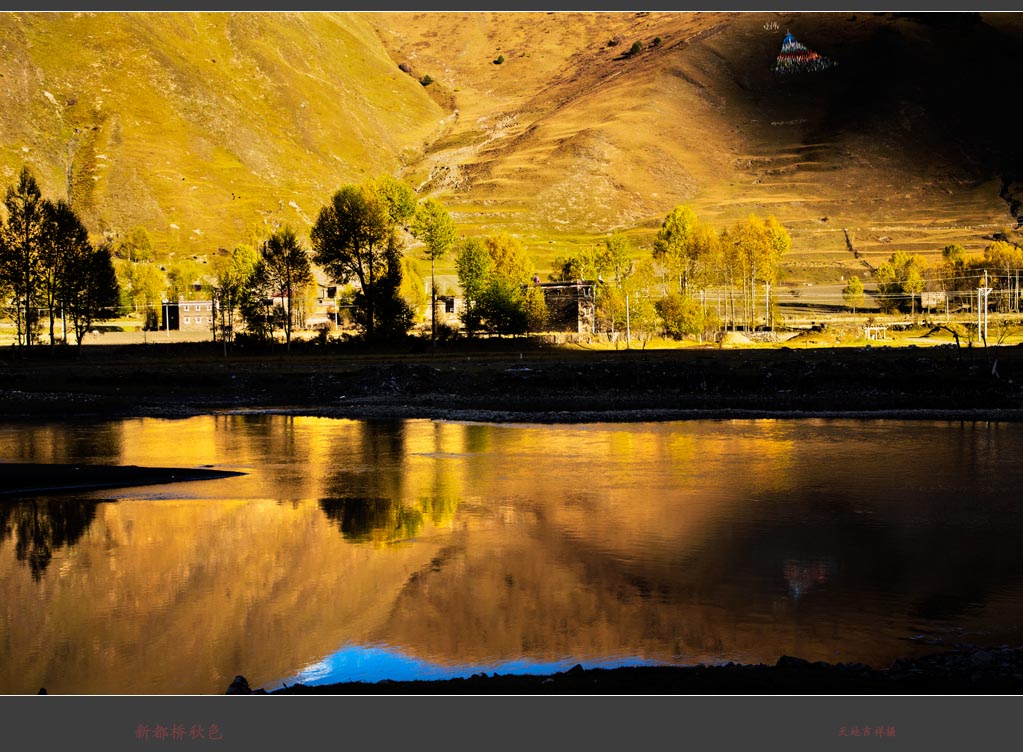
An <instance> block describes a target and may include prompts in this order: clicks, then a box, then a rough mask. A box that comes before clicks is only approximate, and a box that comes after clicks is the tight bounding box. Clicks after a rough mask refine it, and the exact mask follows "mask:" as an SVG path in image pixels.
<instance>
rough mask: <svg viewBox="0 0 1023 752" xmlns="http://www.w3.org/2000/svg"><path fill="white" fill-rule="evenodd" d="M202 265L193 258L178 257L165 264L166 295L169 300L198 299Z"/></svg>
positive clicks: (199, 296)
mask: <svg viewBox="0 0 1023 752" xmlns="http://www.w3.org/2000/svg"><path fill="white" fill-rule="evenodd" d="M203 272H204V269H203V266H202V264H200V263H199V262H198V261H196V260H195V259H190V258H180V259H176V260H175V261H173V262H172V263H170V264H168V265H167V297H168V298H169V299H171V300H199V299H201V297H202V296H203V295H205V293H204V292H203V290H202V287H203V283H202V278H203Z"/></svg>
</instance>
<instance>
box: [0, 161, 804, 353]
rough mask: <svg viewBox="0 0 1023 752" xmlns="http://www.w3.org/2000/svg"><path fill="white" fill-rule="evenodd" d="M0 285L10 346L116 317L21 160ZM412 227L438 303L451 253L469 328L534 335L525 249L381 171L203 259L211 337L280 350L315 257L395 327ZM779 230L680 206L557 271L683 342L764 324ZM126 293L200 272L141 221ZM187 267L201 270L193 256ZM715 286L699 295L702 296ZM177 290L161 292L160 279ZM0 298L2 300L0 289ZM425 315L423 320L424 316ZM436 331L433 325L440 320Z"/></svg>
mask: <svg viewBox="0 0 1023 752" xmlns="http://www.w3.org/2000/svg"><path fill="white" fill-rule="evenodd" d="M5 203H6V205H7V210H8V211H7V214H8V218H7V221H6V222H5V224H4V225H3V234H2V252H0V275H2V276H0V282H2V284H4V285H5V286H6V288H7V292H8V293H9V295H10V296H11V297H12V298H13V300H14V302H15V305H14V309H15V310H14V315H13V318H14V320H15V322H16V324H17V330H18V338H19V342H23V343H25V344H31V343H32V342H34V341H35V333H36V328H37V327H36V326H35V323H36V321H35V318H34V317H36V312H37V311H40V310H43V311H46V312H47V313H48V315H49V319H50V342H51V343H52V342H56V341H57V338H56V336H55V332H54V321H55V319H56V317H57V316H58V315H59V314H60V312H64V313H66V314H67V315H68V316H69V317H70V318H71V319H72V322H73V323H74V326H75V331H76V334H77V335H78V340H79V342H80V341H81V338H82V337H83V336H84V334H85V332H86V331H87V330H88V327H89V325H90V324H91V323H92V322H93V321H95V320H96V319H97V318H100V317H103V316H105V315H113V311H114V309H115V307H116V305H117V302H118V301H117V296H118V286H117V280H116V277H115V274H114V271H113V265H112V262H111V251H110V247H109V246H108V245H103V246H100V247H99V248H95V247H93V246H92V245H91V243H90V242H89V238H88V233H87V232H86V230H85V228H84V226H83V225H82V223H81V221H80V220H79V219H78V217H77V216H76V215H75V214H74V212H73V211H72V210H71V207H70V206H69V205H68V204H67V203H66V202H62V201H58V202H56V203H52V202H49V201H46V200H43V199H42V198H41V196H40V194H39V190H38V186H37V185H36V183H35V180H34V178H32V176H31V174H30V173H29V172H28V170H27V169H26V170H23V171H22V174H21V177H20V180H19V183H18V185H17V186H12V187H11V188H10V189H8V192H7V197H6V200H5ZM409 238H416V239H418V240H419V241H420V242H421V243H422V246H423V250H424V253H425V256H426V258H427V259H428V260H429V261H430V275H431V285H430V287H431V290H432V296H433V297H432V301H431V302H432V306H433V308H434V310H436V290H437V288H436V284H435V279H436V262H437V261H438V260H440V259H442V258H444V257H445V256H447V255H448V254H449V253H451V252H452V251H455V253H456V255H455V259H454V263H455V268H456V270H457V273H458V279H459V285H460V287H461V288H462V293H463V300H464V305H463V311H462V321H463V323H464V325H465V328H466V330H467V332H468V333H469V334H470V335H473V334H476V333H479V332H490V333H496V334H520V333H525V332H530V331H541V330H542V329H543V328H544V326H545V325H546V322H547V309H546V304H545V299H544V295H543V291H542V289H541V288H540V287H539V286H537V285H534V284H530V282H531V280H532V281H538V278H537V277H536V275H535V267H534V265H533V263H532V260H531V259H530V258H529V256H528V255H527V254H526V252H525V250H524V249H523V247H522V245H521V244H520V243H519V242H518V241H517V240H516V239H514V238H512V237H510V236H508V235H497V236H489V237H480V238H467V239H466V238H463V239H461V240H460V239H459V238H458V236H457V232H456V229H455V224H454V222H453V220H452V219H451V217H450V215H449V214H448V212H447V210H446V209H445V208H444V207H443V205H441V204H440V203H438V202H436V201H434V200H432V199H426V200H423V201H417V199H416V196H415V193H414V192H413V191H412V189H411V188H410V187H409V186H408V185H406V184H405V183H402V182H400V181H398V180H395V179H393V178H389V177H385V178H380V179H377V180H371V181H368V182H366V183H363V184H361V185H356V184H349V185H345V186H343V187H342V188H341V189H340V190H338V191H337V192H336V193H335V194H334V195H333V196H332V197H331V199H330V201H329V202H328V203H327V204H326V205H325V206H324V207H322V208H321V209H320V211H319V213H318V215H317V217H316V220H315V222H314V223H313V226H312V228H311V230H310V232H309V239H310V245H311V247H309V248H305V247H303V245H302V243H301V242H300V240H299V237H298V235H297V233H296V232H295V230H294V229H292V228H291V227H288V226H284V227H279V228H277V229H275V230H274V231H273V232H272V233H271V235H270V236H269V237H268V238H267V239H266V240H265V241H263V242H262V243H261V244H259V245H258V246H253V245H240V246H238V247H237V248H235V249H234V250H233V251H232V252H230V253H227V252H224V253H223V254H221V255H218V256H217V257H216V258H215V259H214V263H213V266H212V268H211V269H210V270H209V271H211V272H212V274H207V275H205V276H207V278H208V279H209V278H212V282H208V283H207V284H204V285H203V289H204V290H205V291H207V292H208V293H209V294H210V295H211V297H212V299H213V302H214V311H215V313H214V316H215V321H216V326H215V327H214V331H215V337H216V336H217V332H218V331H219V333H220V335H221V336H225V337H229V336H231V333H232V332H234V331H235V329H236V328H237V327H236V317H238V318H240V319H241V320H242V321H244V324H245V328H246V329H247V330H248V332H249V333H250V334H251V335H253V336H256V337H259V338H269V337H271V336H272V332H273V331H274V330H275V329H277V328H280V329H282V330H283V332H284V338H285V341H286V342H287V343H288V346H289V347H290V342H291V338H292V332H293V329H294V325H295V315H294V313H295V310H294V309H295V306H296V301H298V300H300V299H301V298H302V295H303V294H304V293H303V291H304V290H307V289H308V288H309V287H310V286H311V285H312V284H313V274H312V263H316V264H318V265H319V266H320V267H321V268H322V269H324V271H325V272H326V273H327V274H328V275H329V276H330V277H331V279H332V280H334V281H335V282H336V283H337V284H338V285H339V286H348V289H349V294H350V297H349V301H350V304H351V308H352V318H353V321H354V323H355V324H356V326H357V327H358V328H359V329H360V330H361V331H362V332H363V334H364V336H365V338H366V339H367V340H382V339H389V338H393V337H397V336H401V335H404V334H405V333H406V332H407V331H408V330H409V328H410V327H411V325H412V322H413V320H414V306H415V305H417V304H420V303H422V302H424V300H423V299H424V297H425V293H424V292H423V285H422V280H421V278H420V277H419V274H418V271H417V269H416V268H415V264H414V261H413V260H412V259H411V258H410V257H409V256H408V255H406V254H405V249H406V247H407V244H408V241H409ZM790 244H791V241H790V239H789V236H788V233H787V232H786V231H785V230H784V228H782V227H781V225H780V224H779V223H778V222H777V221H776V220H774V219H773V218H771V217H768V218H767V219H761V218H759V217H757V216H753V215H751V216H750V217H748V218H747V219H746V220H745V221H743V222H739V223H737V224H736V225H734V226H733V227H730V228H727V229H725V230H721V231H716V230H715V229H713V228H711V227H710V226H709V225H707V224H704V223H701V222H700V221H699V220H698V219H697V217H696V215H695V213H694V212H693V211H692V209H690V208H689V207H686V206H680V207H677V208H675V209H673V210H672V211H671V212H670V213H669V214H668V215H667V216H666V217H665V219H664V221H663V223H662V226H661V228H660V230H659V232H658V233H657V236H656V238H655V241H654V244H653V249H652V253H651V254H650V255H649V256H647V257H645V258H637V257H636V256H635V254H634V252H633V249H632V247H631V246H630V243H629V241H628V239H627V238H626V236H624V235H623V234H620V233H616V234H613V235H610V236H609V237H607V238H606V239H605V240H604V241H602V243H601V244H599V246H598V247H595V248H593V249H588V250H584V251H582V252H580V253H579V254H577V255H575V256H572V257H567V258H559V259H557V260H556V261H555V270H554V272H553V273H552V274H551V278H552V279H554V280H576V279H579V280H582V279H585V280H598V282H599V284H598V285H597V289H596V301H595V303H596V321H597V325H598V326H599V327H600V328H601V329H604V330H607V331H610V332H619V331H625V330H628V329H630V328H632V329H634V330H635V331H637V332H641V331H642V332H652V331H653V329H654V322H655V321H656V320H657V319H660V322H661V324H662V325H663V328H664V331H665V332H666V333H667V334H668V335H669V336H674V337H678V338H682V337H685V336H691V335H699V334H701V333H702V332H704V331H707V330H709V329H713V328H720V326H721V322H722V321H725V320H727V321H728V322H729V323H730V324H731V325H732V326H733V327H734V326H736V325H743V326H748V327H752V326H753V325H754V324H755V323H757V322H759V321H761V320H763V321H766V322H767V323H768V324H769V325H770V324H772V323H773V319H772V315H771V310H772V298H771V286H772V285H773V284H774V283H775V281H776V277H777V268H778V262H779V259H780V258H781V256H782V255H783V254H784V253H785V252H786V251H787V250H788V249H789V247H790ZM116 253H117V256H118V257H119V261H118V263H119V264H122V266H123V269H122V273H123V276H124V277H125V279H126V282H127V284H126V295H127V297H128V299H129V300H130V302H131V303H132V304H134V305H135V306H137V307H143V308H145V309H147V310H149V309H152V308H153V307H154V303H156V302H157V300H158V299H162V297H163V295H164V293H165V290H166V289H167V287H166V285H167V284H170V285H171V287H172V288H173V289H174V290H177V289H178V288H181V291H184V290H185V289H186V287H188V286H190V285H192V284H194V281H193V280H192V277H195V276H196V275H197V274H198V273H199V272H198V271H197V270H196V269H184V270H182V269H177V268H176V267H175V268H174V269H170V270H167V278H164V271H165V267H160V269H159V270H158V269H157V268H156V266H155V264H154V263H153V258H154V253H153V247H152V242H151V240H150V239H149V237H148V234H147V233H146V232H145V231H144V230H143V229H141V228H136V230H135V231H133V232H132V233H130V234H129V236H128V237H127V238H125V239H124V240H122V241H121V243H120V244H119V245H118V246H117V249H116ZM197 268H198V267H197ZM710 289H713V290H714V291H715V292H716V295H715V296H714V297H715V299H716V300H715V303H714V304H709V303H708V300H707V297H708V296H707V295H706V292H707V291H708V290H710ZM172 292H173V290H172ZM5 297H6V296H5ZM433 318H434V317H431V319H433ZM433 336H434V338H435V337H436V324H434V330H433Z"/></svg>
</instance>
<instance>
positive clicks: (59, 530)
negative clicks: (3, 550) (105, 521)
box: [0, 499, 98, 580]
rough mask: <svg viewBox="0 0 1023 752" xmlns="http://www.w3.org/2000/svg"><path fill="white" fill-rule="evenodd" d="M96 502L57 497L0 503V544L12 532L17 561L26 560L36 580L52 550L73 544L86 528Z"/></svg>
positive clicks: (94, 514)
mask: <svg viewBox="0 0 1023 752" xmlns="http://www.w3.org/2000/svg"><path fill="white" fill-rule="evenodd" d="M97 503H98V502H95V501H89V500H87V499H61V500H59V501H52V502H51V501H30V502H24V503H19V504H14V505H6V504H5V505H0V543H2V542H4V541H6V540H7V539H8V538H10V537H11V536H12V535H13V536H14V540H15V544H14V551H15V555H16V556H17V557H18V561H27V562H28V565H29V567H30V568H31V570H32V578H33V579H35V580H39V579H40V578H41V577H42V575H43V572H44V571H46V567H47V566H48V565H49V563H50V560H51V559H52V558H53V552H54V550H56V549H58V548H61V547H62V546H68V547H71V546H74V545H75V544H76V543H77V542H78V540H79V539H80V538H81V537H82V535H83V534H84V533H85V531H86V530H88V529H89V525H91V524H92V521H93V519H95V517H96V505H97Z"/></svg>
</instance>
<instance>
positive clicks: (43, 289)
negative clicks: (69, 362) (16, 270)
mask: <svg viewBox="0 0 1023 752" xmlns="http://www.w3.org/2000/svg"><path fill="white" fill-rule="evenodd" d="M42 205H43V230H42V233H41V237H40V243H39V261H40V273H39V283H40V285H39V293H40V295H41V297H42V300H43V305H44V306H45V308H46V312H47V315H48V317H49V321H50V346H51V347H52V346H53V345H54V344H55V343H56V337H55V335H54V322H55V320H56V317H57V313H58V312H59V310H60V308H61V305H62V303H63V300H62V298H63V296H64V290H65V289H73V288H74V286H75V284H76V283H77V281H76V280H74V279H73V278H72V277H71V274H70V271H71V270H70V268H69V263H68V262H69V260H71V259H74V258H78V257H81V256H83V255H85V254H87V253H89V252H91V251H92V245H91V244H90V243H89V233H88V231H87V230H86V229H85V225H83V224H82V221H81V220H80V219H79V218H78V215H77V214H75V212H74V210H72V208H71V205H70V204H69V203H68V202H67V201H64V200H63V199H61V200H59V201H57V202H56V203H52V202H50V201H48V200H45V199H44V200H43V204H42ZM64 336H65V337H66V336H67V335H66V333H65V335H64Z"/></svg>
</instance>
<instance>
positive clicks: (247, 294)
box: [237, 261, 274, 342]
mask: <svg viewBox="0 0 1023 752" xmlns="http://www.w3.org/2000/svg"><path fill="white" fill-rule="evenodd" d="M272 294H273V293H272V289H271V286H270V282H269V280H268V279H267V276H266V265H265V264H263V263H261V262H260V261H256V262H255V264H254V265H253V267H252V270H251V271H250V272H249V274H248V276H247V277H245V281H244V282H243V283H242V284H241V285H240V286H239V288H238V292H237V296H238V297H237V301H238V312H239V313H240V314H241V317H242V321H244V322H245V330H246V331H247V332H248V333H249V334H250V335H251V336H253V337H255V338H256V339H257V340H259V341H260V342H268V341H270V339H271V338H272V336H273V330H274V326H273V324H274V302H273V297H272Z"/></svg>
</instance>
